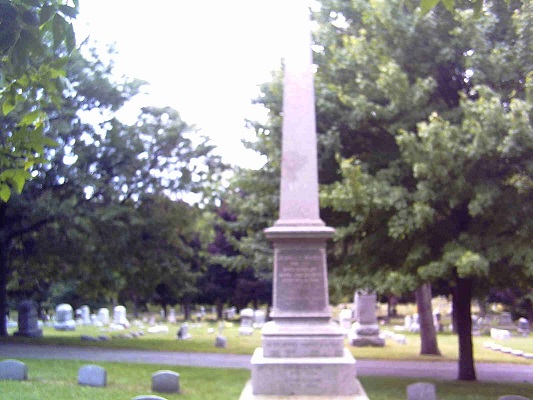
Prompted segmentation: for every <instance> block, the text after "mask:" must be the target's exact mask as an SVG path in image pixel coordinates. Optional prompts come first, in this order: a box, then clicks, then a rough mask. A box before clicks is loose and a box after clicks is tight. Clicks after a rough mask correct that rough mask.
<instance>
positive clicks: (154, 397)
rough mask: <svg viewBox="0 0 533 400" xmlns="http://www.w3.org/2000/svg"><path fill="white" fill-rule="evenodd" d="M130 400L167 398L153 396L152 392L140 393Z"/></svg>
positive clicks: (161, 399) (159, 399) (160, 399)
mask: <svg viewBox="0 0 533 400" xmlns="http://www.w3.org/2000/svg"><path fill="white" fill-rule="evenodd" d="M131 400H167V399H165V398H164V397H159V396H155V395H153V394H147V395H141V396H135V397H134V398H133V399H131Z"/></svg>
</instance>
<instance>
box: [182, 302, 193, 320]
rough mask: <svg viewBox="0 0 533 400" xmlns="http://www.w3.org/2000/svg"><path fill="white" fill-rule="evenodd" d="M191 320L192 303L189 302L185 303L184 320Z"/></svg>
mask: <svg viewBox="0 0 533 400" xmlns="http://www.w3.org/2000/svg"><path fill="white" fill-rule="evenodd" d="M190 319H191V303H190V302H189V300H185V301H184V302H183V320H184V321H188V320H190Z"/></svg>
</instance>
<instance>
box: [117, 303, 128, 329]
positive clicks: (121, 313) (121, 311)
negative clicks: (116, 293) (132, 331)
mask: <svg viewBox="0 0 533 400" xmlns="http://www.w3.org/2000/svg"><path fill="white" fill-rule="evenodd" d="M113 323H115V324H117V325H122V326H123V327H125V328H129V326H130V322H129V321H128V319H127V318H126V307H124V306H116V307H115V308H114V309H113Z"/></svg>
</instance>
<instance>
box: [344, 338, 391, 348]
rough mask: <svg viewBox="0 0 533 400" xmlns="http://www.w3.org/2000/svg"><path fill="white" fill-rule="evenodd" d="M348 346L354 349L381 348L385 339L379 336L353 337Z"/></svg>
mask: <svg viewBox="0 0 533 400" xmlns="http://www.w3.org/2000/svg"><path fill="white" fill-rule="evenodd" d="M350 344H351V345H352V346H355V347H383V346H385V339H383V338H381V337H379V336H353V337H351V338H350Z"/></svg>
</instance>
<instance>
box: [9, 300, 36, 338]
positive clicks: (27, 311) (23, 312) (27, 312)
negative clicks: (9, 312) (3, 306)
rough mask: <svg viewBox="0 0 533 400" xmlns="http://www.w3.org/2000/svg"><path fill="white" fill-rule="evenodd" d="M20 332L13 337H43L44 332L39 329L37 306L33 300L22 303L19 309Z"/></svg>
mask: <svg viewBox="0 0 533 400" xmlns="http://www.w3.org/2000/svg"><path fill="white" fill-rule="evenodd" d="M17 311H18V331H16V332H15V333H14V334H13V335H15V336H27V337H41V336H43V330H42V329H41V328H39V323H38V319H37V304H36V303H35V302H34V301H32V300H24V301H21V302H20V304H19V306H18V307H17Z"/></svg>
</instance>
